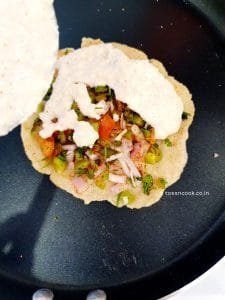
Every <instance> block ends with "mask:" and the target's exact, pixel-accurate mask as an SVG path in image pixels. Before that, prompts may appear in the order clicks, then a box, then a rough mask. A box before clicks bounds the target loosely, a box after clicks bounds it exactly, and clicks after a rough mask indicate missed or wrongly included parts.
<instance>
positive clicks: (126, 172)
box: [118, 157, 130, 178]
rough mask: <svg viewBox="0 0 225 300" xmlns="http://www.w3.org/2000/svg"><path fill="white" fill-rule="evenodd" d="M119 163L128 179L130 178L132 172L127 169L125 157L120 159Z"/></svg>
mask: <svg viewBox="0 0 225 300" xmlns="http://www.w3.org/2000/svg"><path fill="white" fill-rule="evenodd" d="M118 161H119V162H120V164H121V167H122V169H123V172H124V173H125V174H126V175H127V177H129V178H130V171H129V168H128V167H127V164H126V163H125V161H124V159H123V157H120V158H118Z"/></svg>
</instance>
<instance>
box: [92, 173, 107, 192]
mask: <svg viewBox="0 0 225 300" xmlns="http://www.w3.org/2000/svg"><path fill="white" fill-rule="evenodd" d="M108 179H109V171H108V170H106V171H104V172H102V173H101V174H100V175H99V176H98V177H97V178H96V179H95V184H96V186H97V187H98V188H100V189H102V190H104V189H105V187H106V184H107V182H108Z"/></svg>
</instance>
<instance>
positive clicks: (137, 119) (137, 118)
mask: <svg viewBox="0 0 225 300" xmlns="http://www.w3.org/2000/svg"><path fill="white" fill-rule="evenodd" d="M133 123H134V124H136V125H137V126H139V127H143V126H144V125H145V121H144V120H143V119H142V118H141V117H140V116H138V115H136V114H135V115H134V117H133Z"/></svg>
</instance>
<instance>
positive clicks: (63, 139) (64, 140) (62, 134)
mask: <svg viewBox="0 0 225 300" xmlns="http://www.w3.org/2000/svg"><path fill="white" fill-rule="evenodd" d="M58 139H59V141H60V143H61V144H65V142H66V135H65V133H64V132H63V131H61V132H60V133H59V135H58Z"/></svg>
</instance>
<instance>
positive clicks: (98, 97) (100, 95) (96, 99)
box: [95, 93, 108, 102]
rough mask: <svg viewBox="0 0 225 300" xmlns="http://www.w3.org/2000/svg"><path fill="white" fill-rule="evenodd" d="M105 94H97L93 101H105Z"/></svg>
mask: <svg viewBox="0 0 225 300" xmlns="http://www.w3.org/2000/svg"><path fill="white" fill-rule="evenodd" d="M107 95H108V94H107V93H102V94H98V95H96V96H95V101H97V102H99V101H101V100H107Z"/></svg>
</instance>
